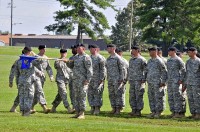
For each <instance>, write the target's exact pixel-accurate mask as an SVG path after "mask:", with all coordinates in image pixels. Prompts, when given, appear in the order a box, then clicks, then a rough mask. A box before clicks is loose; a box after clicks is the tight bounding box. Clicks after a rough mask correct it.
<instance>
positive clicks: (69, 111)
mask: <svg viewBox="0 0 200 132" xmlns="http://www.w3.org/2000/svg"><path fill="white" fill-rule="evenodd" d="M74 112H75V110H74V109H71V108H70V106H69V107H67V113H68V114H73V113H74Z"/></svg>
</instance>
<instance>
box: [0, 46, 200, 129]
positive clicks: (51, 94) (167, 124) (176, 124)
mask: <svg viewBox="0 0 200 132" xmlns="http://www.w3.org/2000/svg"><path fill="white" fill-rule="evenodd" d="M21 49H22V47H0V131H1V132H4V131H200V121H196V120H192V119H189V118H187V117H186V118H183V119H170V118H169V117H168V116H167V115H169V114H170V111H169V106H168V103H166V110H165V111H164V115H163V116H162V118H161V119H148V118H146V117H145V116H146V115H147V114H149V113H150V110H149V104H148V98H147V94H146V92H145V96H144V101H145V107H144V109H143V111H142V114H143V117H141V118H131V117H129V116H128V112H130V111H131V109H130V106H129V103H128V90H129V86H127V91H126V108H125V109H124V112H123V113H122V114H121V115H120V116H113V115H110V114H109V111H110V110H111V107H110V102H109V99H108V89H107V85H106V86H105V90H104V96H103V99H104V103H103V107H102V108H101V110H102V113H101V114H100V115H99V116H93V115H90V114H89V112H88V111H89V109H90V108H89V106H88V107H87V112H86V119H85V120H78V119H73V118H70V117H71V116H73V115H71V114H67V113H66V110H65V108H64V106H63V104H60V105H59V106H58V108H57V111H58V113H55V114H51V113H50V114H43V113H42V108H41V107H40V106H39V105H37V106H36V107H35V109H36V110H37V111H38V112H37V113H36V114H33V115H31V116H30V117H22V116H21V114H19V113H10V112H9V110H10V107H11V106H12V105H13V101H14V99H15V97H16V94H17V89H16V86H15V85H14V87H13V88H12V89H11V88H9V87H8V76H9V71H10V67H11V65H12V64H13V63H14V61H15V60H16V59H18V56H19V54H20V53H21ZM33 50H34V52H35V53H37V52H38V51H37V48H34V49H33ZM69 52H70V51H69ZM87 52H88V51H87ZM101 53H102V54H103V55H104V56H105V57H107V56H108V54H107V52H101ZM46 55H47V56H49V57H55V58H56V57H59V49H47V52H46ZM124 55H125V58H126V59H129V58H130V55H129V53H124ZM143 55H144V56H145V57H146V58H147V59H148V58H149V57H148V54H147V53H143ZM68 56H71V53H69V54H68ZM186 59H187V57H186V56H185V57H184V60H186ZM50 63H51V66H52V68H53V63H54V62H53V61H51V62H50ZM53 69H54V68H53ZM55 74H56V72H55V69H54V76H55ZM44 91H45V96H46V99H47V102H48V106H49V107H51V106H52V105H51V102H52V101H53V99H54V98H55V96H56V93H57V87H56V83H55V82H50V80H49V78H47V81H46V83H45V86H44ZM146 91H147V90H146ZM68 99H69V98H68ZM17 110H18V111H19V107H18V108H17ZM189 115H190V113H189V110H188V106H187V113H186V116H189Z"/></svg>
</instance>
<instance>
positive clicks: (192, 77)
mask: <svg viewBox="0 0 200 132" xmlns="http://www.w3.org/2000/svg"><path fill="white" fill-rule="evenodd" d="M196 54H197V49H196V48H194V47H191V48H189V49H188V56H189V57H190V59H189V60H187V62H186V78H185V88H187V96H188V103H189V108H190V113H191V114H192V116H191V117H192V118H195V119H200V59H199V58H198V57H197V56H196ZM185 88H183V91H185Z"/></svg>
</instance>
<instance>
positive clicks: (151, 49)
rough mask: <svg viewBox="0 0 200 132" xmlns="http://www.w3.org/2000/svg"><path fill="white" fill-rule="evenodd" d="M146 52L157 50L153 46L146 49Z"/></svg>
mask: <svg viewBox="0 0 200 132" xmlns="http://www.w3.org/2000/svg"><path fill="white" fill-rule="evenodd" d="M148 50H149V51H156V50H158V49H157V47H155V46H154V47H150V48H148Z"/></svg>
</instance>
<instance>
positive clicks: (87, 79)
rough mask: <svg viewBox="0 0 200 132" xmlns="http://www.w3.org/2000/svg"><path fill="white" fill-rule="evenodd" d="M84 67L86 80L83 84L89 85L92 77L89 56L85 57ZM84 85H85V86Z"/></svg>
mask: <svg viewBox="0 0 200 132" xmlns="http://www.w3.org/2000/svg"><path fill="white" fill-rule="evenodd" d="M84 65H85V68H86V74H87V75H86V80H85V82H86V83H89V82H90V80H91V77H92V75H93V69H92V60H91V58H90V57H89V56H86V57H85V60H84ZM86 83H85V84H86Z"/></svg>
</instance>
